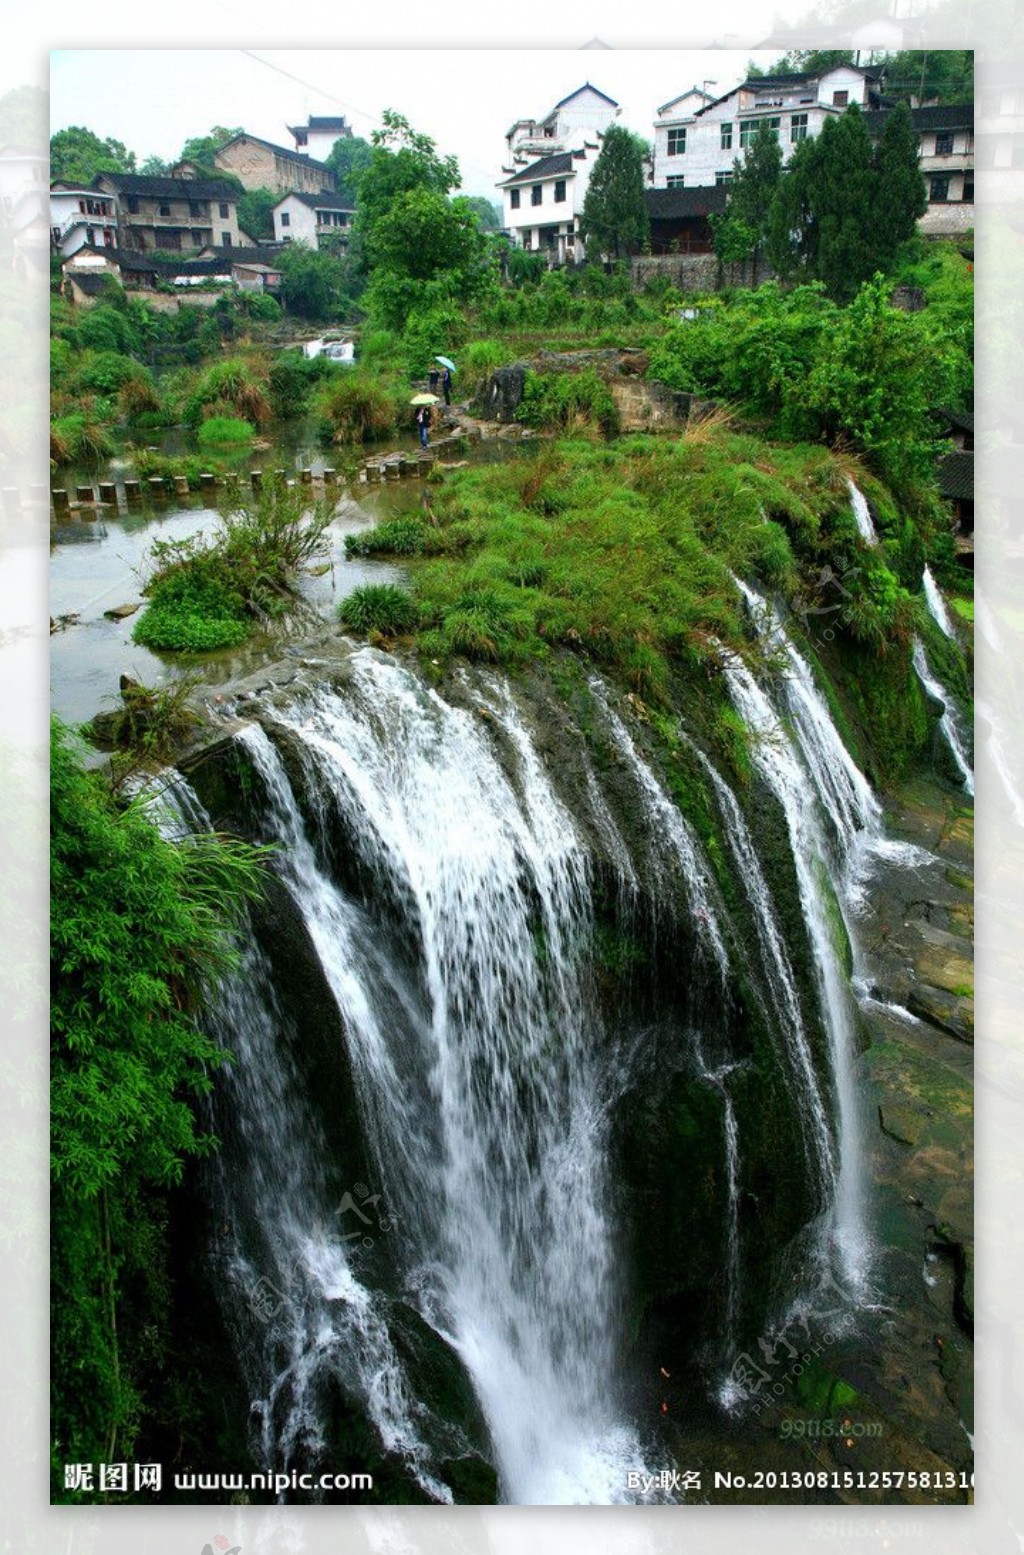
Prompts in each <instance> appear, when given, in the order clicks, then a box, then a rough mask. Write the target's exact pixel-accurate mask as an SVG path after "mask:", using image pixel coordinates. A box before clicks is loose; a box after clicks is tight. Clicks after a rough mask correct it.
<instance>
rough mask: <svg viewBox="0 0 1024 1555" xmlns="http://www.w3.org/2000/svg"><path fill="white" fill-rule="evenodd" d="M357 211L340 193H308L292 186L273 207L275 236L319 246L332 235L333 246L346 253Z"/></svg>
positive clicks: (289, 241) (291, 241)
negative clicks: (322, 240) (353, 219)
mask: <svg viewBox="0 0 1024 1555" xmlns="http://www.w3.org/2000/svg"><path fill="white" fill-rule="evenodd" d="M354 214H355V211H354V208H353V207H352V206H351V205H350V204H349V203H348V201H347V200H344V199H342V197H341V195H340V194H306V193H305V192H303V191H299V190H296V189H293V190H292V192H291V194H286V195H285V197H284V199H282V200H278V202H277V204H276V205H275V206H274V210H273V216H274V239H275V242H278V243H306V244H308V245H309V247H310V248H319V247H320V242H321V239H323V238H325V237H328V236H330V237H332V238H333V240H334V241H333V243H332V247H334V248H335V249H340V250H341V251H342V252H344V251H345V250H346V249H347V248H348V243H349V234H350V232H351V227H352V217H353V215H354Z"/></svg>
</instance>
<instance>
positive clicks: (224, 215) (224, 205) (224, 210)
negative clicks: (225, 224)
mask: <svg viewBox="0 0 1024 1555" xmlns="http://www.w3.org/2000/svg"><path fill="white" fill-rule="evenodd" d="M220 215H221V220H222V221H227V219H228V202H227V201H226V200H221V202H220Z"/></svg>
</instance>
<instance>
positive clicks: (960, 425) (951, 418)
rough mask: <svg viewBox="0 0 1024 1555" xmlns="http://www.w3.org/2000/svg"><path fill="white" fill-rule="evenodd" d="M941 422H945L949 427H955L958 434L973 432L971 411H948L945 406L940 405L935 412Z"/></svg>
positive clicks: (972, 413)
mask: <svg viewBox="0 0 1024 1555" xmlns="http://www.w3.org/2000/svg"><path fill="white" fill-rule="evenodd" d="M935 414H936V416H938V417H939V419H940V420H941V421H946V422H948V423H949V425H950V426H951V427H956V428H957V429H958V431H960V432H973V431H974V412H973V410H949V409H947V407H946V406H945V405H940V406H939V408H938V410H936V412H935Z"/></svg>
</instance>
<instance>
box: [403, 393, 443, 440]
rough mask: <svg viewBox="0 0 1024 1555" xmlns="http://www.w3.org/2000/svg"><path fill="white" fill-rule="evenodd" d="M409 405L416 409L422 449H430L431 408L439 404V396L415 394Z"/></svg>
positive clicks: (417, 427) (416, 421)
mask: <svg viewBox="0 0 1024 1555" xmlns="http://www.w3.org/2000/svg"><path fill="white" fill-rule="evenodd" d="M409 403H410V405H415V407H416V415H415V417H414V420H415V423H416V430H417V432H418V433H419V435H420V447H421V448H428V447H429V446H430V407H431V405H436V404H437V395H436V394H414V395H413V397H412V399H411V400H410V401H409Z"/></svg>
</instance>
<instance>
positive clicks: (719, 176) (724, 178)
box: [715, 167, 732, 188]
mask: <svg viewBox="0 0 1024 1555" xmlns="http://www.w3.org/2000/svg"><path fill="white" fill-rule="evenodd" d="M715 183H716V184H717V185H718V187H719V188H721V186H722V185H723V184H731V183H732V168H731V167H730V168H727V169H726V170H725V171H724V172H721V173H716V174H715Z"/></svg>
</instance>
